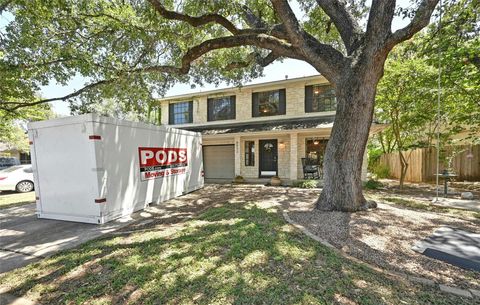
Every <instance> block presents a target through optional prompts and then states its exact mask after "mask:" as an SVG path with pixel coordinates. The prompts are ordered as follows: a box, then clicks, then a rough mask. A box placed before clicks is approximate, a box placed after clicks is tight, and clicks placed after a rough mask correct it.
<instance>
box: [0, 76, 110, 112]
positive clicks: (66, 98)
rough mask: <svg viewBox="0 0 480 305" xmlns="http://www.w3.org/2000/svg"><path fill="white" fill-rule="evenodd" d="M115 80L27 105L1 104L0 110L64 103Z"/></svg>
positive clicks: (18, 103)
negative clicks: (56, 102)
mask: <svg viewBox="0 0 480 305" xmlns="http://www.w3.org/2000/svg"><path fill="white" fill-rule="evenodd" d="M115 80H117V78H112V79H108V80H100V81H98V82H94V83H90V84H88V85H86V86H84V87H83V88H81V89H79V90H76V91H74V92H72V93H70V94H67V95H64V96H60V97H54V98H47V99H40V100H38V101H35V102H28V103H25V102H2V105H1V106H0V109H4V110H6V111H15V110H17V109H19V108H23V107H29V106H35V105H39V104H45V103H50V102H55V101H66V100H68V99H71V98H74V97H77V96H79V95H80V94H82V93H85V92H87V91H90V90H92V89H93V88H96V87H99V86H102V85H106V84H109V83H113V82H114V81H115Z"/></svg>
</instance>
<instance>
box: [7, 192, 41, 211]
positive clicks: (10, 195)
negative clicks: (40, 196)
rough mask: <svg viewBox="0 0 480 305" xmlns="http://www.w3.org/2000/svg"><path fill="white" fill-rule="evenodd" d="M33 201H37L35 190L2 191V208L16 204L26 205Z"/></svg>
mask: <svg viewBox="0 0 480 305" xmlns="http://www.w3.org/2000/svg"><path fill="white" fill-rule="evenodd" d="M33 202H35V192H29V193H16V192H5V191H4V192H0V209H7V208H11V207H14V206H18V205H24V204H28V203H33Z"/></svg>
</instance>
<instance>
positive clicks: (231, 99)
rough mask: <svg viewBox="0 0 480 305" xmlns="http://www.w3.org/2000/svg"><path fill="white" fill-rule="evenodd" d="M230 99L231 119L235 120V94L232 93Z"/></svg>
mask: <svg viewBox="0 0 480 305" xmlns="http://www.w3.org/2000/svg"><path fill="white" fill-rule="evenodd" d="M230 101H231V102H232V104H231V105H232V116H231V119H232V120H235V119H236V118H237V96H236V95H232V96H230Z"/></svg>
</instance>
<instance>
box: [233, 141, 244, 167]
mask: <svg viewBox="0 0 480 305" xmlns="http://www.w3.org/2000/svg"><path fill="white" fill-rule="evenodd" d="M234 142H235V176H240V175H241V174H240V165H241V161H240V159H241V158H240V156H241V148H242V147H241V141H240V136H235V138H234Z"/></svg>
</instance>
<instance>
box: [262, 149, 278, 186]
mask: <svg viewBox="0 0 480 305" xmlns="http://www.w3.org/2000/svg"><path fill="white" fill-rule="evenodd" d="M259 146H260V149H259V150H260V166H259V171H260V175H259V176H260V177H272V176H276V175H277V172H278V167H277V140H260V141H259Z"/></svg>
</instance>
